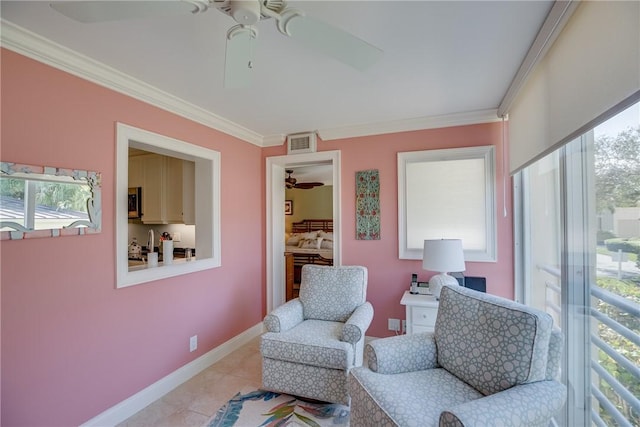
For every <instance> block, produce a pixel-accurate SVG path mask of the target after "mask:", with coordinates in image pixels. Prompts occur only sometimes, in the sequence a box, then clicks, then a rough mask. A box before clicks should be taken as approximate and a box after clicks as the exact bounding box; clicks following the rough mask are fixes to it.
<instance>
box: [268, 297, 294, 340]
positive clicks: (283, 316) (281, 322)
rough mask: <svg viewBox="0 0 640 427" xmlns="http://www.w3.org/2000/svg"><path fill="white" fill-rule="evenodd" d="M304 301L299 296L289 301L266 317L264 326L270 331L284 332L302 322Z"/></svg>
mask: <svg viewBox="0 0 640 427" xmlns="http://www.w3.org/2000/svg"><path fill="white" fill-rule="evenodd" d="M302 320H303V318H302V303H300V300H299V299H298V298H296V299H293V300H291V301H287V302H286V303H284V304H282V305H281V306H280V307H277V308H276V309H275V310H273V311H272V312H271V313H269V314H268V315H267V316H266V317H265V318H264V327H265V329H266V330H267V331H269V332H284V331H288V330H289V329H291V328H293V327H294V326H296V325H297V324H298V323H301V322H302Z"/></svg>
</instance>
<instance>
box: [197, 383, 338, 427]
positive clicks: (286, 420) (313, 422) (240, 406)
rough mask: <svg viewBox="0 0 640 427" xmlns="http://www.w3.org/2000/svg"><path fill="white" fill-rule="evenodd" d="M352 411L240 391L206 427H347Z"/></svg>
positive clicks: (334, 406) (261, 392) (314, 401)
mask: <svg viewBox="0 0 640 427" xmlns="http://www.w3.org/2000/svg"><path fill="white" fill-rule="evenodd" d="M348 425H349V407H348V406H344V405H338V404H335V403H324V402H318V401H316V400H307V399H304V398H302V397H295V396H289V395H287V394H280V393H274V392H271V391H264V390H254V391H241V392H239V393H238V394H236V395H235V396H234V397H233V398H231V400H229V401H228V402H227V404H226V405H224V406H223V407H222V408H220V409H218V411H217V412H216V413H215V414H214V415H213V417H212V418H211V419H210V420H209V421H207V424H206V427H231V426H234V427H276V426H278V427H279V426H305V427H306V426H312V427H325V426H348Z"/></svg>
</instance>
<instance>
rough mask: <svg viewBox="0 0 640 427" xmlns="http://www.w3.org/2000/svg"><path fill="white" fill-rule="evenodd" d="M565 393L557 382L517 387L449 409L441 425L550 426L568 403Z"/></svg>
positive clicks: (443, 415) (448, 426)
mask: <svg viewBox="0 0 640 427" xmlns="http://www.w3.org/2000/svg"><path fill="white" fill-rule="evenodd" d="M565 391H566V389H565V387H564V386H563V385H562V384H560V383H559V382H556V381H538V382H534V383H528V384H522V385H517V386H515V387H512V388H510V389H508V390H505V391H503V392H501V393H496V394H492V395H490V396H485V397H483V398H481V399H477V400H472V401H469V402H466V403H463V404H460V405H457V406H452V407H449V409H447V410H446V411H444V412H443V413H442V414H441V415H440V426H441V427H454V426H488V425H504V426H512V425H523V426H541V427H542V426H544V427H546V426H548V425H549V419H551V417H553V416H554V415H555V414H556V413H557V412H558V411H559V410H560V408H561V407H562V405H563V404H564V400H565V398H564V395H565Z"/></svg>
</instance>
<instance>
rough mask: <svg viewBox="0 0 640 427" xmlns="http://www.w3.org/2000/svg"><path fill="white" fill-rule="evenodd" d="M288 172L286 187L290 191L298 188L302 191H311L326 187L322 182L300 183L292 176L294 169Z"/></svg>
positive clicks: (285, 180) (285, 181)
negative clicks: (315, 188)
mask: <svg viewBox="0 0 640 427" xmlns="http://www.w3.org/2000/svg"><path fill="white" fill-rule="evenodd" d="M286 172H287V177H286V178H285V179H284V185H285V187H287V188H288V189H292V188H298V189H300V190H310V189H312V188H314V187H321V186H323V185H324V184H323V183H322V182H298V180H297V179H295V178H293V177H292V176H291V174H292V173H293V169H287V170H286Z"/></svg>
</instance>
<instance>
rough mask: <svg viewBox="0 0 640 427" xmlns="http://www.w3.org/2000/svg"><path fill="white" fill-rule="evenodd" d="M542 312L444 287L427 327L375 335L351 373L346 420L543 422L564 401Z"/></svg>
mask: <svg viewBox="0 0 640 427" xmlns="http://www.w3.org/2000/svg"><path fill="white" fill-rule="evenodd" d="M562 341H563V339H562V335H561V333H560V332H559V331H558V330H554V329H553V320H552V318H551V316H549V315H548V314H547V313H544V312H541V311H538V310H535V309H533V308H530V307H526V306H524V305H521V304H518V303H515V302H513V301H510V300H507V299H504V298H500V297H496V296H492V295H487V294H483V293H480V292H476V291H473V290H470V289H466V288H462V287H450V286H446V287H444V288H443V289H442V294H441V298H440V305H439V308H438V317H437V319H436V325H435V332H434V333H433V334H432V333H420V334H414V335H401V336H398V337H391V338H385V339H380V340H375V341H372V342H371V343H369V344H368V345H367V347H366V356H367V360H368V365H369V369H367V368H365V367H361V368H356V369H353V370H351V372H350V374H349V382H348V387H349V392H350V395H351V418H350V419H351V425H353V426H376V427H378V426H396V425H399V426H420V427H427V426H438V425H439V426H457V427H461V426H466V427H469V426H498V425H499V426H548V425H549V422H550V420H551V418H552V417H553V415H555V413H556V412H557V411H558V410H559V409H560V408H561V407H562V405H563V404H564V401H565V398H566V389H565V387H564V385H562V384H561V383H560V382H558V381H557V377H558V375H559V370H560V368H559V363H560V356H561V352H562V346H563V343H562Z"/></svg>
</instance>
